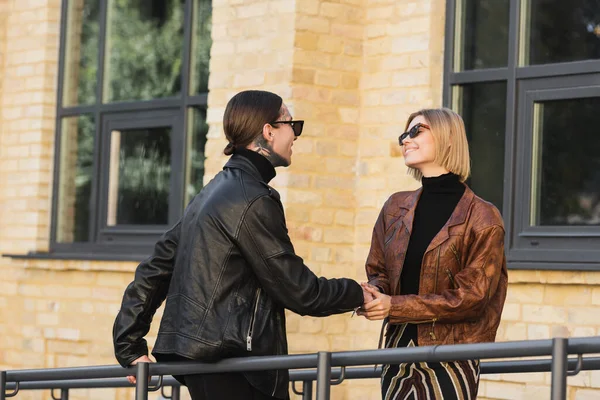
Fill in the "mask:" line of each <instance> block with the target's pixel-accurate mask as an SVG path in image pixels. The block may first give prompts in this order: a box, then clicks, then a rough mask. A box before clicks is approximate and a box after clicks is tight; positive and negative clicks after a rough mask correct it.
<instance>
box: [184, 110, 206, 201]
mask: <svg viewBox="0 0 600 400" xmlns="http://www.w3.org/2000/svg"><path fill="white" fill-rule="evenodd" d="M207 133H208V124H207V123H206V109H204V108H191V109H189V112H188V145H187V152H186V154H187V162H186V174H185V175H186V184H185V188H186V189H185V190H186V193H185V203H186V205H187V203H189V202H190V200H192V197H194V196H195V195H196V194H197V193H198V192H199V191H200V190H201V189H202V187H203V186H204V183H203V180H204V159H205V154H204V148H205V146H206V134H207Z"/></svg>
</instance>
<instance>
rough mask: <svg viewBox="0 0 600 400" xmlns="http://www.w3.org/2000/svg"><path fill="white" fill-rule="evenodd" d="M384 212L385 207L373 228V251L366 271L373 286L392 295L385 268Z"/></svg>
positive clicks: (370, 252)
mask: <svg viewBox="0 0 600 400" xmlns="http://www.w3.org/2000/svg"><path fill="white" fill-rule="evenodd" d="M384 210H385V206H384V207H383V208H382V209H381V212H380V213H379V217H378V218H377V222H375V227H374V228H373V237H372V239H371V249H370V250H369V255H368V256H367V263H366V265H365V269H366V272H367V279H368V280H369V283H370V284H371V285H374V286H377V287H378V288H379V290H380V291H381V292H382V293H390V280H389V278H388V274H387V269H386V268H385V253H384V235H385V221H384Z"/></svg>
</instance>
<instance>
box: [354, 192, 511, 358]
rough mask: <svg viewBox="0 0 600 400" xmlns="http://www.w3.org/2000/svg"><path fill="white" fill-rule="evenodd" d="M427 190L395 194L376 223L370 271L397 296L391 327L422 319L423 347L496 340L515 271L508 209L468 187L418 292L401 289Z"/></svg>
mask: <svg viewBox="0 0 600 400" xmlns="http://www.w3.org/2000/svg"><path fill="white" fill-rule="evenodd" d="M421 192H422V189H418V190H416V191H412V192H399V193H395V194H394V195H392V196H391V197H390V198H389V199H388V200H387V202H386V203H385V205H384V206H383V209H382V210H381V213H380V214H379V217H378V219H377V222H376V223H375V227H374V229H373V238H372V242H371V250H370V252H369V256H368V258H367V263H366V272H367V276H368V279H369V282H370V283H371V284H373V285H375V286H377V287H379V288H380V290H382V291H383V292H384V293H385V294H388V295H390V296H392V299H391V308H390V314H389V317H388V318H389V321H388V322H389V323H390V324H400V323H414V324H418V343H419V346H428V345H438V344H454V343H479V342H493V341H494V340H495V337H496V332H497V330H498V325H499V324H500V317H501V314H502V309H503V307H504V301H505V300H506V291H507V286H508V275H507V269H506V257H505V254H504V223H503V220H502V216H501V215H500V212H499V211H498V210H497V209H496V207H494V205H492V204H491V203H488V202H486V201H484V200H482V199H481V198H479V197H477V196H476V195H475V194H474V193H473V191H472V190H471V189H469V188H468V187H467V188H466V190H465V192H464V194H463V196H462V197H461V199H460V201H459V202H458V204H457V206H456V208H455V209H454V211H453V213H452V215H451V216H450V218H449V219H448V221H447V222H446V224H445V225H444V226H443V227H442V229H441V230H440V231H439V232H438V234H437V235H436V236H435V237H434V238H433V240H432V241H431V243H430V244H429V246H428V248H427V250H426V251H425V254H424V256H423V261H422V264H421V275H420V277H421V279H420V284H419V294H418V295H402V293H400V275H401V273H402V266H403V264H404V257H405V255H406V249H407V248H408V242H409V239H410V235H411V232H412V225H413V219H414V213H415V208H416V206H417V202H418V200H419V197H420V195H421Z"/></svg>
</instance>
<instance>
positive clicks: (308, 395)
mask: <svg viewBox="0 0 600 400" xmlns="http://www.w3.org/2000/svg"><path fill="white" fill-rule="evenodd" d="M312 388H313V383H312V381H304V382H302V400H312Z"/></svg>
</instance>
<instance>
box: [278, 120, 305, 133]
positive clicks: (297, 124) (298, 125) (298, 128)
mask: <svg viewBox="0 0 600 400" xmlns="http://www.w3.org/2000/svg"><path fill="white" fill-rule="evenodd" d="M275 124H290V125H291V126H292V129H293V130H294V136H296V137H298V136H300V134H301V133H302V128H303V127H304V121H303V120H298V121H275V122H271V125H275Z"/></svg>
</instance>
